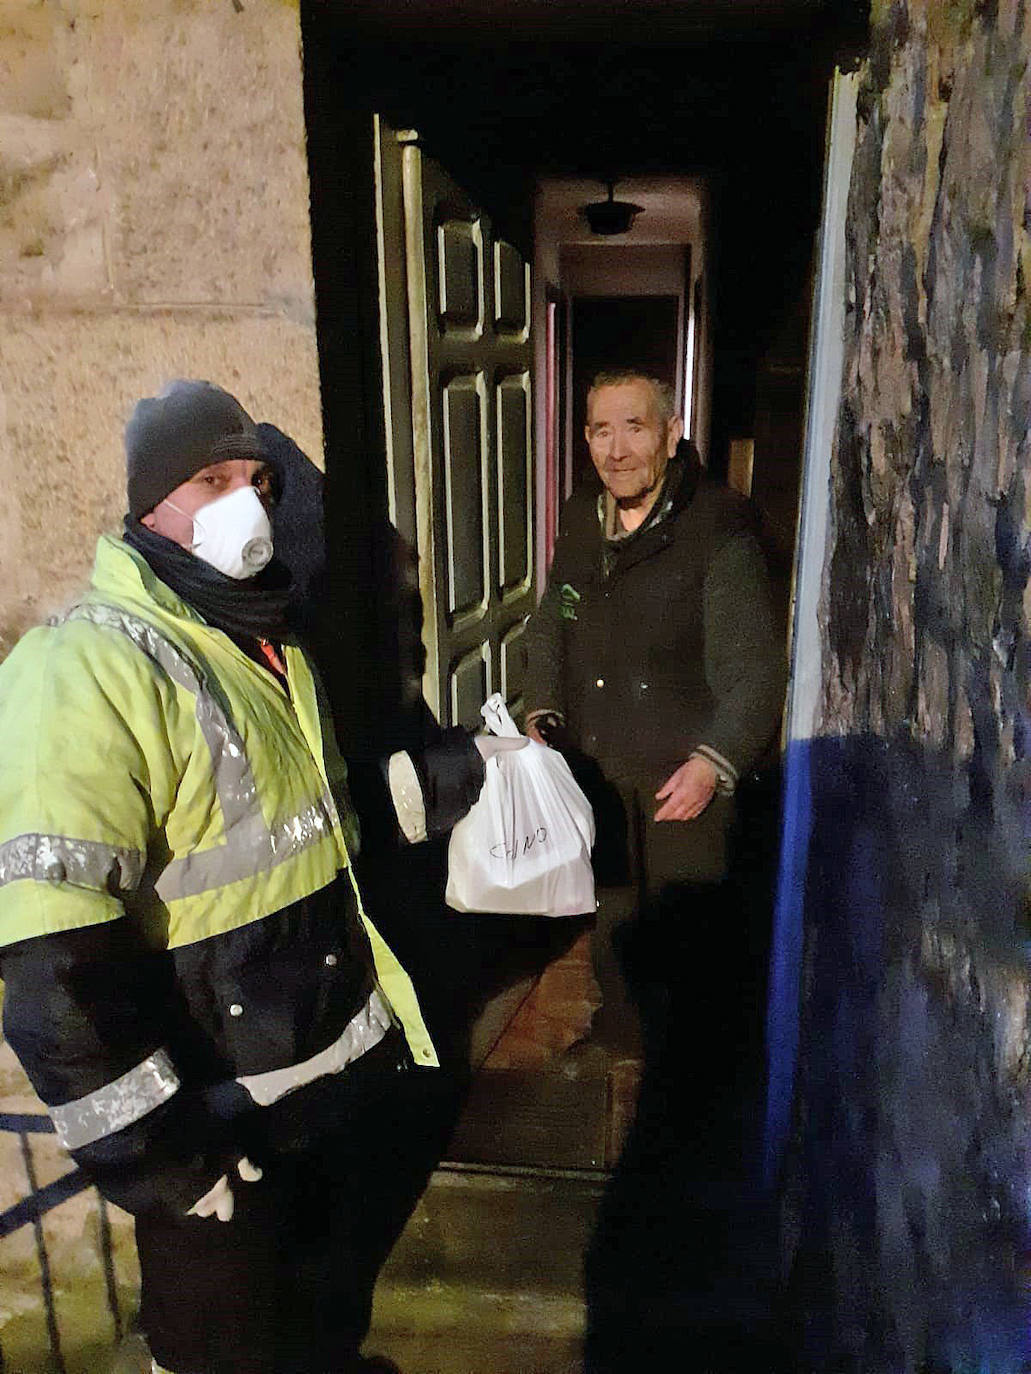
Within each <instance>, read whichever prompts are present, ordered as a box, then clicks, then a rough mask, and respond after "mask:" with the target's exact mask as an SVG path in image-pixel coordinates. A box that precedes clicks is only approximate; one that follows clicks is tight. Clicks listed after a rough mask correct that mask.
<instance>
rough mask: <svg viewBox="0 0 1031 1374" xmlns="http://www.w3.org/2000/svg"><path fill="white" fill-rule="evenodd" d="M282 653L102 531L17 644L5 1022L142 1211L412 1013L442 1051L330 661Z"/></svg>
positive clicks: (413, 1030) (9, 702)
mask: <svg viewBox="0 0 1031 1374" xmlns="http://www.w3.org/2000/svg"><path fill="white" fill-rule="evenodd" d="M285 660H286V666H287V677H288V681H289V691H286V690H284V688H283V686H282V685H281V684H280V683H279V682H278V681H277V680H276V678H275V677H274V676H273V675H272V674H271V673H269V672H267V671H266V670H265V669H264V668H263V667H261V666H259V665H258V664H257V663H255V662H254V661H252V660H251V659H250V658H248V656H247V655H246V654H245V653H244V652H243V651H242V650H241V649H240V648H239V647H238V646H237V645H236V644H235V643H234V642H233V640H232V639H230V638H229V636H227V635H226V634H224V633H222V632H221V631H219V630H216V629H214V628H212V627H210V626H209V625H207V624H205V623H204V621H203V620H202V619H201V617H200V616H199V615H198V614H197V613H196V612H195V611H193V610H192V609H191V608H190V607H189V606H188V605H186V604H185V603H184V602H183V601H182V600H181V599H180V598H178V597H177V596H176V595H175V593H173V592H172V591H171V590H170V589H169V588H168V587H167V586H166V585H165V584H164V583H162V582H161V581H160V580H159V579H158V578H157V576H156V575H155V574H154V572H153V571H152V570H151V568H150V567H149V565H148V564H147V563H146V561H145V560H144V559H143V558H142V557H141V556H140V555H138V554H137V553H136V552H135V551H134V550H132V549H130V548H129V547H128V546H127V545H126V544H124V543H123V542H122V541H121V540H119V539H116V538H112V537H108V536H105V537H103V538H102V539H101V540H100V542H99V544H98V548H97V557H96V564H95V568H94V574H93V580H92V584H91V589H90V592H89V595H88V596H87V597H86V599H85V600H84V601H83V602H82V603H81V604H79V605H78V606H76V607H75V608H74V609H73V610H72V611H71V612H69V613H68V614H67V615H66V616H64V617H61V618H59V619H57V620H55V621H54V622H52V623H50V624H48V625H45V626H41V627H39V628H37V629H34V630H31V631H29V632H28V633H27V634H26V635H25V636H24V638H23V639H22V640H21V641H20V643H19V644H18V645H17V646H16V647H15V649H14V650H13V651H12V653H11V654H10V655H9V657H8V658H7V660H6V661H5V662H4V663H3V664H2V665H0V758H2V767H0V975H2V976H3V978H4V981H5V985H6V987H5V998H4V1028H5V1032H6V1034H7V1037H8V1039H9V1040H10V1041H11V1044H12V1046H13V1048H14V1049H15V1051H16V1053H18V1055H19V1057H20V1058H21V1059H22V1062H23V1064H24V1066H25V1068H26V1071H27V1072H28V1074H29V1076H30V1078H31V1079H32V1080H33V1083H34V1085H35V1086H36V1089H37V1091H38V1092H39V1093H40V1095H41V1096H42V1097H43V1100H44V1101H45V1102H47V1104H48V1105H49V1106H50V1108H51V1113H52V1115H53V1117H54V1122H55V1126H56V1129H57V1132H58V1135H59V1137H60V1138H61V1139H62V1141H63V1142H64V1143H65V1144H66V1146H67V1147H68V1148H69V1149H70V1150H71V1152H72V1153H73V1154H74V1155H75V1157H76V1158H77V1159H79V1160H80V1161H81V1162H83V1163H85V1164H87V1165H89V1166H90V1167H92V1168H93V1170H94V1172H95V1173H96V1175H97V1177H98V1181H99V1182H100V1183H101V1186H102V1187H103V1186H104V1184H105V1183H107V1184H108V1188H107V1191H108V1192H109V1195H111V1196H112V1197H114V1199H115V1200H116V1201H119V1202H121V1203H122V1205H125V1206H128V1207H129V1208H130V1209H131V1210H133V1209H138V1208H140V1207H146V1206H151V1205H158V1204H159V1203H160V1202H162V1201H164V1202H170V1201H171V1202H174V1203H175V1205H178V1204H179V1203H180V1202H181V1201H183V1200H185V1199H187V1198H189V1197H190V1195H191V1193H192V1195H193V1199H195V1197H196V1196H199V1193H197V1192H196V1187H197V1184H198V1182H202V1181H203V1179H205V1178H208V1177H209V1176H210V1175H211V1167H213V1164H212V1161H214V1162H215V1163H217V1162H218V1161H217V1160H215V1155H217V1154H218V1151H220V1150H224V1149H226V1148H229V1145H230V1144H231V1137H232V1133H233V1132H232V1124H231V1123H232V1121H233V1120H235V1119H236V1118H237V1117H238V1116H241V1115H246V1114H247V1113H249V1112H252V1111H261V1110H264V1111H269V1112H272V1113H274V1112H275V1111H276V1110H277V1109H280V1110H281V1106H280V1104H281V1103H282V1102H283V1101H284V1100H286V1099H288V1098H289V1099H290V1100H291V1104H292V1107H293V1108H294V1109H296V1108H297V1106H298V1105H299V1104H301V1105H303V1098H304V1094H305V1091H306V1090H307V1089H309V1088H310V1085H311V1084H312V1083H316V1082H319V1081H320V1080H321V1081H322V1088H323V1090H324V1088H325V1082H324V1080H325V1079H326V1078H327V1077H328V1076H331V1075H334V1074H337V1073H339V1072H340V1071H341V1069H343V1068H344V1067H346V1065H347V1064H348V1063H350V1062H353V1061H354V1060H355V1059H357V1058H358V1057H360V1056H361V1055H362V1054H363V1053H365V1052H367V1051H368V1050H369V1049H370V1048H372V1047H373V1046H375V1045H376V1044H377V1043H379V1041H380V1040H382V1039H383V1038H384V1037H385V1036H386V1035H387V1034H388V1033H389V1031H390V1029H391V1027H392V1026H393V1025H395V1024H400V1026H401V1027H402V1028H403V1031H404V1034H405V1037H406V1038H407V1042H408V1045H409V1047H410V1050H411V1054H412V1057H413V1058H414V1060H415V1063H416V1064H417V1065H434V1064H436V1062H437V1060H436V1055H435V1052H434V1049H433V1046H432V1044H431V1042H430V1037H429V1035H428V1033H427V1030H426V1027H425V1024H424V1022H423V1020H422V1016H421V1014H420V1011H419V1007H418V1003H417V1000H416V997H415V993H414V991H413V988H412V984H411V981H410V980H409V978H408V976H407V974H406V973H405V971H404V970H403V969H402V967H401V966H400V964H399V963H398V961H397V960H396V958H395V957H394V956H393V955H392V953H391V952H390V950H389V949H388V948H387V946H386V944H385V943H384V941H383V940H382V939H381V938H380V936H379V935H378V933H377V932H376V930H375V929H374V927H373V926H372V924H371V922H370V921H369V919H368V917H367V916H366V915H365V913H364V911H363V910H362V904H361V897H360V895H359V893H358V889H357V885H356V884H355V882H354V880H353V876H352V873H351V868H350V860H349V853H348V849H349V845H351V846H352V847H353V844H354V842H355V840H356V837H357V825H356V821H355V818H354V815H353V812H352V811H351V807H350V803H349V800H348V798H347V791H346V783H345V770H344V765H343V762H342V760H341V759H340V758H339V755H338V753H337V750H336V747H335V743H334V740H333V734H332V727H331V726H330V725H329V724H328V721H327V719H326V718H325V716H324V714H323V712H322V711H321V710H320V703H319V699H318V692H317V688H316V682H315V680H314V678H313V675H312V672H311V670H310V669H309V667H308V665H307V663H306V661H305V659H304V655H303V654H302V652H301V651H300V650H299V649H297V648H294V647H292V646H287V648H286V650H285ZM226 1103H229V1104H231V1105H230V1106H229V1107H227V1106H226ZM216 1140H217V1142H218V1144H217V1147H216V1145H215V1144H213V1143H212V1142H214V1141H216ZM198 1159H201V1160H202V1162H201V1163H198ZM219 1171H221V1170H219ZM214 1177H217V1174H216V1175H214ZM214 1177H211V1180H210V1181H212V1182H213V1181H214ZM155 1185H158V1186H155ZM201 1191H203V1188H201ZM187 1205H189V1204H188V1201H187Z"/></svg>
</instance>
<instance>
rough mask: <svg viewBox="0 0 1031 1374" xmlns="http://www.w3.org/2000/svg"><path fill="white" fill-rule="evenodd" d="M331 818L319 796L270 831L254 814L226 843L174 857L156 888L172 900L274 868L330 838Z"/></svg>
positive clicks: (328, 806)
mask: <svg viewBox="0 0 1031 1374" xmlns="http://www.w3.org/2000/svg"><path fill="white" fill-rule="evenodd" d="M334 814H335V813H334V810H333V805H332V802H330V801H329V800H328V799H326V798H322V799H320V800H319V801H317V802H314V803H313V804H312V805H311V806H309V807H306V808H305V810H304V811H302V812H301V813H300V815H298V816H291V817H289V819H287V820H283V821H278V822H277V823H276V825H275V826H273V828H272V829H271V830H269V829H268V827H267V826H266V825H265V820H264V817H263V816H262V815H261V813H260V812H257V813H255V814H254V815H251V816H248V817H247V818H246V819H245V820H243V821H241V822H240V823H239V824H238V825H236V826H234V827H233V829H232V831H231V832H230V833H229V835H228V836H227V837H226V839H227V843H226V844H224V845H219V846H218V847H217V848H216V849H205V850H201V851H199V852H196V853H193V854H184V855H183V857H182V858H181V859H174V860H173V861H172V862H171V863H170V864H169V865H168V867H167V868H166V869H165V871H164V872H163V873H162V874H161V877H160V878H159V879H158V880H157V882H156V883H155V885H154V886H155V890H156V891H157V894H158V896H159V897H160V898H161V899H162V901H165V902H171V901H174V900H175V899H176V898H177V897H194V896H196V895H197V893H199V892H210V891H211V890H212V889H213V888H216V887H225V886H226V885H227V884H228V883H235V882H238V881H239V880H240V879H241V878H249V877H250V876H251V875H252V874H254V873H258V872H262V871H265V870H267V869H270V868H275V867H276V865H277V864H281V863H285V862H286V860H287V859H292V858H293V857H294V856H295V855H296V854H300V853H301V851H302V850H304V849H307V848H308V847H309V846H310V845H313V844H317V843H318V842H319V840H321V839H324V838H325V837H326V836H327V835H329V834H331V833H332V830H333V816H334Z"/></svg>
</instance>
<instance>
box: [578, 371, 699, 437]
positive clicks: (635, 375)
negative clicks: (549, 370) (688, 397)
mask: <svg viewBox="0 0 1031 1374" xmlns="http://www.w3.org/2000/svg"><path fill="white" fill-rule="evenodd" d="M627 382H647V383H648V385H649V386H650V387H651V389H652V393H653V395H654V396H655V404H656V406H657V408H658V411H659V419H660V420H661V421H662V422H663V424H666V425H668V424H669V422H670V420H672V419H673V416H674V415H675V414H676V408H677V407H676V399H675V397H674V395H673V388H672V387H671V386H670V384H669V383H668V382H662V381H660V380H659V378H658V377H653V376H652V375H651V373H650V372H645V371H643V370H642V369H641V368H637V367H619V368H611V369H606V370H605V371H604V372H598V373H596V374H595V376H594V377H593V378H592V380H591V384H590V386H589V387H588V388H587V408H588V412H589V411H590V406H591V397H592V395H593V394H594V392H596V391H599V390H600V389H601V388H602V387H603V386H625V385H626V383H627Z"/></svg>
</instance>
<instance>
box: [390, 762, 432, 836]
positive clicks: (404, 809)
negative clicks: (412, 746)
mask: <svg viewBox="0 0 1031 1374" xmlns="http://www.w3.org/2000/svg"><path fill="white" fill-rule="evenodd" d="M387 783H388V785H389V787H390V799H391V801H392V802H393V803H394V810H395V811H396V812H397V823H398V825H400V827H401V833H402V834H403V835H404V837H405V839H406V840H407V841H408V843H409V844H419V843H421V841H423V840H424V839H425V838H426V803H425V801H424V800H423V795H422V787H421V785H420V783H419V774H418V773H417V772H416V771H415V764H414V763H413V762H412V759H411V755H410V754H408V753H407V752H406V751H405V750H404V749H401V750H399V751H398V753H396V754H391V756H390V760H389V762H388V763H387Z"/></svg>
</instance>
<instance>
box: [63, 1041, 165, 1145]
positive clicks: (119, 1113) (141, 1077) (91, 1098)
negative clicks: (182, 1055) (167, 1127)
mask: <svg viewBox="0 0 1031 1374" xmlns="http://www.w3.org/2000/svg"><path fill="white" fill-rule="evenodd" d="M178 1088H179V1078H178V1076H177V1074H176V1071H175V1069H174V1068H173V1067H172V1061H171V1059H169V1057H168V1054H167V1053H166V1051H165V1050H156V1051H155V1052H154V1053H153V1054H152V1055H150V1056H149V1057H148V1058H146V1059H144V1061H143V1063H142V1064H137V1065H136V1067H135V1068H134V1069H130V1070H129V1072H128V1073H123V1074H122V1076H121V1078H116V1079H115V1081H114V1082H113V1083H105V1084H104V1086H103V1087H102V1088H98V1089H97V1090H96V1092H92V1093H87V1094H86V1096H85V1097H80V1098H79V1099H78V1100H77V1101H76V1102H67V1103H65V1105H64V1106H63V1107H51V1108H50V1116H51V1118H52V1120H53V1123H54V1130H55V1131H56V1132H57V1138H58V1140H59V1141H60V1142H61V1144H62V1145H63V1146H64V1147H65V1149H66V1150H78V1149H81V1148H82V1146H83V1145H92V1144H93V1143H94V1141H97V1140H103V1139H104V1137H105V1136H109V1135H114V1133H115V1131H121V1130H124V1129H125V1127H126V1126H131V1125H132V1124H133V1122H134V1121H139V1120H140V1119H141V1118H142V1117H144V1116H146V1115H147V1114H148V1112H152V1111H153V1110H154V1108H155V1107H160V1106H161V1104H162V1102H167V1101H168V1099H169V1098H170V1097H171V1096H172V1095H173V1094H174V1093H175V1092H176V1091H177V1090H178Z"/></svg>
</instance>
